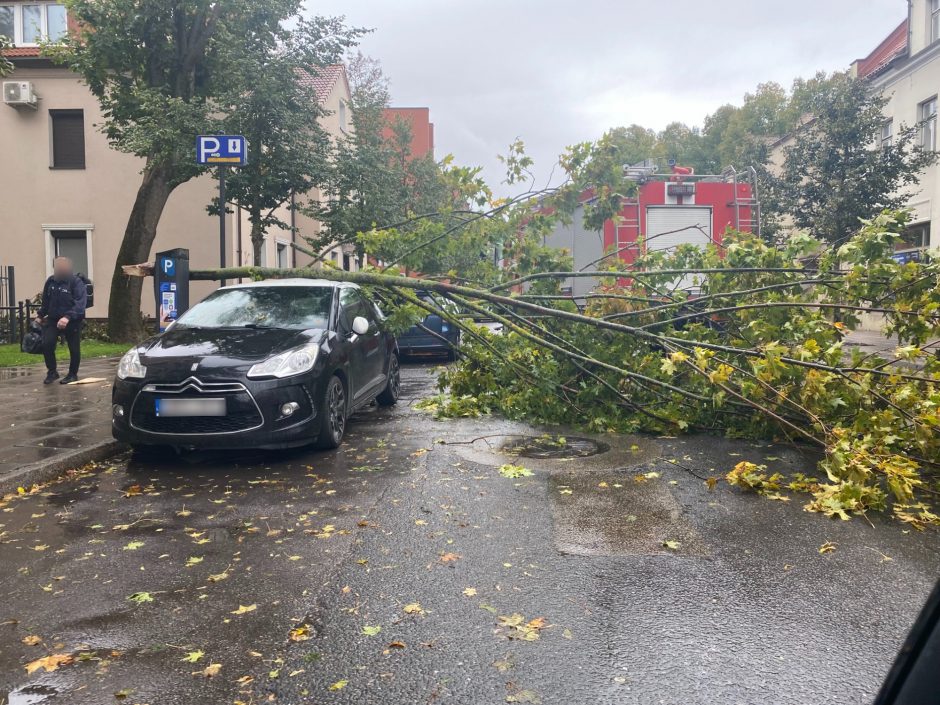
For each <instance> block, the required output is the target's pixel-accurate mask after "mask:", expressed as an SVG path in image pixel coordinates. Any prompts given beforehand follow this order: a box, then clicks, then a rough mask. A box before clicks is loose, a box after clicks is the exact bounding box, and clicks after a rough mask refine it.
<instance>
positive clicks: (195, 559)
mask: <svg viewBox="0 0 940 705" xmlns="http://www.w3.org/2000/svg"><path fill="white" fill-rule="evenodd" d="M200 563H202V556H190V557H189V558H187V559H186V567H187V568H191V567H192V566H194V565H199V564H200Z"/></svg>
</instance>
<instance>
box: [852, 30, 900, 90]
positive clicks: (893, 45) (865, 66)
mask: <svg viewBox="0 0 940 705" xmlns="http://www.w3.org/2000/svg"><path fill="white" fill-rule="evenodd" d="M907 30H908V21H907V19H905V20H904V21H903V22H902V23H901V24H899V25H898V26H897V29H895V30H894V31H893V32H892V33H891V34H889V35H888V36H887V37H886V38H885V39H884V41H882V42H881V44H879V45H878V46H877V47H875V50H874V51H872V53H871V54H869V55H868V56H866V57H865V58H864V59H859V60H858V61H857V62H856V64H857V66H858V77H859V78H868V77H869V76H873V75H874V74H876V73H878V72H879V71H881V70H882V69H884V68H885V67H887V65H888V64H890V63H891V62H892V61H893V60H894V59H896V58H897V57H899V56H901V55H902V54H904V53H905V52H907V35H908V31H907Z"/></svg>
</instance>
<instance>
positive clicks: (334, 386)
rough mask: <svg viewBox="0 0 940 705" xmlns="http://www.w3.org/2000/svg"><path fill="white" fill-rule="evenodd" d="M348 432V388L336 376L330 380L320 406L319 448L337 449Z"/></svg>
mask: <svg viewBox="0 0 940 705" xmlns="http://www.w3.org/2000/svg"><path fill="white" fill-rule="evenodd" d="M345 432H346V388H345V387H344V386H343V382H342V380H340V378H339V377H337V376H336V375H333V376H332V377H331V378H330V381H329V383H328V384H327V385H326V393H325V394H324V395H323V404H321V406H320V436H319V438H317V446H319V447H320V448H336V447H337V446H338V445H339V444H340V443H342V441H343V434H344V433H345Z"/></svg>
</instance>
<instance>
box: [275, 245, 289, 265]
mask: <svg viewBox="0 0 940 705" xmlns="http://www.w3.org/2000/svg"><path fill="white" fill-rule="evenodd" d="M277 266H278V267H279V268H280V269H288V268H289V267H290V246H289V245H288V244H287V243H286V242H279V243H277Z"/></svg>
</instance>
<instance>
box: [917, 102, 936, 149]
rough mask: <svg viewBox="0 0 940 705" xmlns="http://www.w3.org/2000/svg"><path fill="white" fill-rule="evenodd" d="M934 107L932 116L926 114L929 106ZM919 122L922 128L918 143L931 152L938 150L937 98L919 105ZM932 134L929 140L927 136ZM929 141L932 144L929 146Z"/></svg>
mask: <svg viewBox="0 0 940 705" xmlns="http://www.w3.org/2000/svg"><path fill="white" fill-rule="evenodd" d="M931 104H932V105H933V113H931V114H930V115H927V114H926V108H927V106H928V105H931ZM917 122H919V123H921V126H920V136H919V139H918V142H919V144H920V146H921V147H923V148H925V149H929V150H930V151H931V152H934V151H936V150H937V96H933V97H932V98H928V99H927V100H925V101H922V102H921V103H918V105H917ZM928 132H929V134H930V139H929V140H928V139H927V134H928ZM928 141H929V142H930V144H928Z"/></svg>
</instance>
